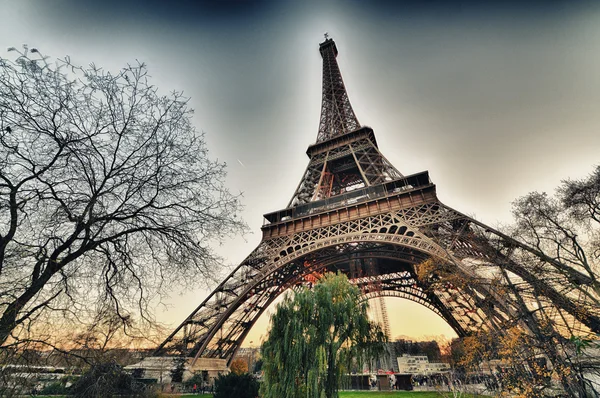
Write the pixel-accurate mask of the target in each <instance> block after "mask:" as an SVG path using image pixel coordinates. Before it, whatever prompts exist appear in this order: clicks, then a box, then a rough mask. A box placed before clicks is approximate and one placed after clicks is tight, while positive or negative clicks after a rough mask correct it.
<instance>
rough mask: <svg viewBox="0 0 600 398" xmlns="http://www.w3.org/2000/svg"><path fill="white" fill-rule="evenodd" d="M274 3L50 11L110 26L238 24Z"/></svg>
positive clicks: (114, 0) (77, 5)
mask: <svg viewBox="0 0 600 398" xmlns="http://www.w3.org/2000/svg"><path fill="white" fill-rule="evenodd" d="M274 2H275V1H274V0H196V1H194V0H185V1H182V0H179V1H161V0H145V1H133V0H103V1H77V0H62V1H54V2H52V7H51V8H50V10H51V11H52V12H55V13H60V14H63V15H67V16H70V17H75V18H84V19H100V20H105V21H106V22H108V23H115V22H117V21H126V20H135V21H138V22H139V21H140V20H147V21H149V22H153V23H160V22H163V23H186V24H192V23H196V22H200V21H201V22H203V23H208V24H223V23H235V22H236V21H239V20H244V19H250V18H259V17H260V15H261V14H262V13H264V12H265V11H266V10H268V9H269V8H270V7H271V6H272V5H273V4H274Z"/></svg>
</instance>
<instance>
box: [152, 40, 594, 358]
mask: <svg viewBox="0 0 600 398" xmlns="http://www.w3.org/2000/svg"><path fill="white" fill-rule="evenodd" d="M320 53H321V56H322V58H323V98H322V106H321V118H320V123H319V132H318V135H317V141H316V143H315V144H313V145H310V146H309V147H308V150H307V152H306V153H307V155H308V157H309V162H308V166H307V168H306V171H305V172H304V174H303V176H302V178H301V181H300V183H299V185H298V187H297V189H296V191H295V192H294V194H293V196H292V199H291V200H290V202H289V204H288V206H287V207H286V208H285V209H283V210H279V211H276V212H273V213H268V214H265V215H264V218H265V223H264V225H263V227H262V240H261V242H260V244H259V245H258V247H257V248H256V249H255V250H254V251H253V252H252V253H251V254H250V255H249V256H248V257H247V258H246V259H245V260H244V261H243V262H242V263H241V264H240V265H239V266H238V267H237V268H236V269H235V270H234V271H233V272H232V273H231V274H230V275H229V276H228V277H227V278H226V279H225V280H224V281H223V282H222V283H221V284H220V285H219V286H218V287H217V288H216V289H215V290H214V291H213V292H212V293H211V294H210V295H209V296H208V297H207V298H206V299H205V300H204V301H203V302H202V303H201V304H200V305H199V306H198V307H197V308H196V309H195V310H194V311H193V312H192V313H191V314H190V315H189V316H188V317H187V318H186V319H185V320H184V321H183V323H182V324H181V325H180V326H179V327H177V329H175V331H173V333H172V334H171V335H170V336H169V337H168V338H167V339H166V340H165V341H164V342H163V343H162V344H161V345H160V346H159V347H158V349H157V351H156V352H155V353H156V355H184V356H189V357H195V358H198V357H199V356H202V357H212V358H221V359H228V360H229V361H230V360H231V358H232V357H233V356H234V355H235V353H236V351H237V350H238V348H239V347H240V344H241V343H242V342H243V340H244V338H245V337H246V335H247V333H248V331H249V330H250V329H251V328H252V326H253V325H254V323H255V322H256V320H257V319H258V317H259V316H260V315H261V314H262V313H263V312H264V311H265V309H266V308H267V307H268V306H269V305H270V304H271V303H272V302H273V301H274V300H275V299H276V298H277V297H278V296H279V295H281V294H282V293H283V292H284V291H286V290H287V289H290V288H294V287H295V286H299V285H308V284H310V283H312V281H314V278H315V276H317V277H318V275H319V274H321V273H323V272H326V271H334V272H337V271H341V272H344V273H346V274H347V275H348V276H349V278H350V280H351V282H352V283H354V284H356V285H357V286H359V287H361V288H362V289H363V292H364V294H365V297H366V298H375V297H383V296H388V297H401V298H405V299H409V300H412V301H415V302H417V303H420V304H422V305H423V306H425V307H427V308H429V309H430V310H432V311H434V312H435V313H436V314H438V315H439V316H440V317H442V318H443V319H444V320H445V321H446V322H447V323H448V324H449V325H450V326H451V327H452V328H453V329H454V330H455V331H456V333H457V334H458V335H459V336H465V335H468V334H469V333H472V332H475V331H478V330H480V329H484V330H491V329H496V330H497V329H502V328H504V327H506V325H507V323H510V322H517V323H518V324H519V325H521V327H523V328H525V329H526V330H528V331H530V332H531V333H533V334H536V333H539V330H537V328H538V326H536V325H538V323H537V322H535V321H536V319H535V317H536V316H538V315H537V312H536V311H535V310H536V308H537V309H539V308H542V307H543V308H551V309H552V311H553V314H554V317H555V319H553V325H554V327H555V328H557V329H561V328H563V329H565V328H567V329H570V330H572V329H574V328H576V329H578V330H587V331H594V332H600V315H599V314H598V310H597V309H596V310H582V306H580V305H579V303H578V301H577V300H578V298H577V296H576V294H575V293H574V291H575V289H573V288H572V287H573V286H574V285H578V286H582V285H586V284H591V281H590V280H589V278H588V277H587V276H585V275H583V274H581V273H578V272H576V271H573V270H570V271H569V272H561V271H560V270H561V267H562V264H558V263H557V262H556V261H555V260H554V259H553V258H550V257H547V256H546V255H544V254H543V253H542V252H539V251H537V250H536V249H534V248H532V247H529V246H526V245H524V244H522V243H520V242H518V241H516V240H514V239H511V238H510V237H508V236H506V235H504V234H502V233H500V232H498V231H497V230H495V229H493V228H490V227H488V226H486V225H484V224H482V223H481V222H478V221H477V220H475V219H473V218H471V217H468V216H466V215H465V214H463V213H460V212H458V211H456V210H454V209H452V208H450V207H448V206H446V205H444V204H443V203H442V202H440V201H439V199H438V198H437V195H436V186H435V184H433V183H432V181H431V180H430V178H429V174H428V172H427V171H424V172H420V173H416V174H413V175H408V176H403V175H402V174H401V173H400V172H398V170H396V169H395V168H394V167H393V166H392V165H391V164H390V163H389V162H388V161H387V159H386V158H385V157H384V156H383V155H382V153H381V152H380V151H379V147H378V145H377V141H376V139H375V135H374V132H373V130H372V129H371V128H369V127H366V126H361V125H359V123H358V119H357V118H356V115H355V114H354V111H353V109H352V106H351V105H350V101H349V98H348V94H347V92H346V89H345V86H344V83H343V80H342V76H341V73H340V69H339V66H338V63H337V59H336V56H337V53H338V50H337V47H336V45H335V43H334V41H333V40H331V39H326V40H325V41H324V42H323V43H321V44H320ZM432 263H434V264H442V266H437V268H436V267H433V268H431V267H430V268H428V267H427V264H432ZM563 268H564V267H563ZM373 270H375V271H373ZM556 270H559V271H556ZM441 272H446V273H447V274H450V275H452V276H454V277H455V280H456V281H457V282H454V283H450V282H447V281H445V282H444V280H443V279H441V278H440V273H441ZM461 281H462V282H463V283H461ZM590 291H591V290H590ZM590 294H594V293H593V292H591V293H590ZM391 316H403V315H402V314H391Z"/></svg>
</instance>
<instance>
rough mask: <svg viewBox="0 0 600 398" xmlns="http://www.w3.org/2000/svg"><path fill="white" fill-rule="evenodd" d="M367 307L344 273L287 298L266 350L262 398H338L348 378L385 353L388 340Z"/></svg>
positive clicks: (274, 321)
mask: <svg viewBox="0 0 600 398" xmlns="http://www.w3.org/2000/svg"><path fill="white" fill-rule="evenodd" d="M367 308H368V303H367V302H366V301H365V300H364V298H363V297H362V294H361V292H360V290H359V289H358V287H356V286H354V285H351V284H350V283H349V282H348V279H347V278H346V277H345V276H344V275H335V274H326V275H325V276H324V277H323V278H322V279H321V280H320V281H319V282H318V283H317V284H316V285H315V286H314V288H313V289H308V288H301V289H300V290H298V291H296V292H295V293H294V294H287V295H286V296H285V297H284V299H283V301H282V302H281V303H280V304H279V305H278V306H277V310H276V312H275V314H274V315H273V316H272V318H271V329H270V332H269V338H268V340H267V341H266V342H265V343H264V344H263V346H262V355H263V370H264V377H263V383H262V385H261V394H262V397H264V398H281V397H288V398H295V397H303V398H305V397H308V398H322V397H327V398H333V397H337V396H338V390H339V386H340V381H341V378H342V375H343V374H345V373H347V372H349V371H350V370H351V368H352V366H359V365H360V364H361V363H362V362H363V361H364V360H365V359H367V358H371V357H373V356H375V355H377V354H378V353H380V352H382V351H383V342H384V340H385V336H384V334H383V332H382V330H381V328H380V327H379V326H378V325H376V324H375V323H373V322H371V321H369V319H368V317H367Z"/></svg>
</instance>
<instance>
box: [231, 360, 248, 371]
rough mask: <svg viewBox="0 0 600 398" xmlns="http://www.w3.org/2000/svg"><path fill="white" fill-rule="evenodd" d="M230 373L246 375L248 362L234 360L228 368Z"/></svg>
mask: <svg viewBox="0 0 600 398" xmlns="http://www.w3.org/2000/svg"><path fill="white" fill-rule="evenodd" d="M229 368H230V369H231V372H232V373H235V374H238V375H241V374H244V373H248V362H246V361H244V360H243V359H234V360H233V361H231V365H230V366H229Z"/></svg>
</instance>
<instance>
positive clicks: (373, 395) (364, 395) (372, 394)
mask: <svg viewBox="0 0 600 398" xmlns="http://www.w3.org/2000/svg"><path fill="white" fill-rule="evenodd" d="M163 397H165V398H171V397H173V398H175V397H181V398H211V397H212V395H208V394H204V395H202V394H200V395H182V396H181V395H163ZM441 397H442V395H441V394H440V393H438V392H435V391H430V392H429V391H416V392H413V391H393V392H391V391H390V392H379V391H342V392H340V398H441ZM470 397H475V396H474V395H466V394H465V395H463V398H470ZM478 397H482V395H478Z"/></svg>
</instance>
